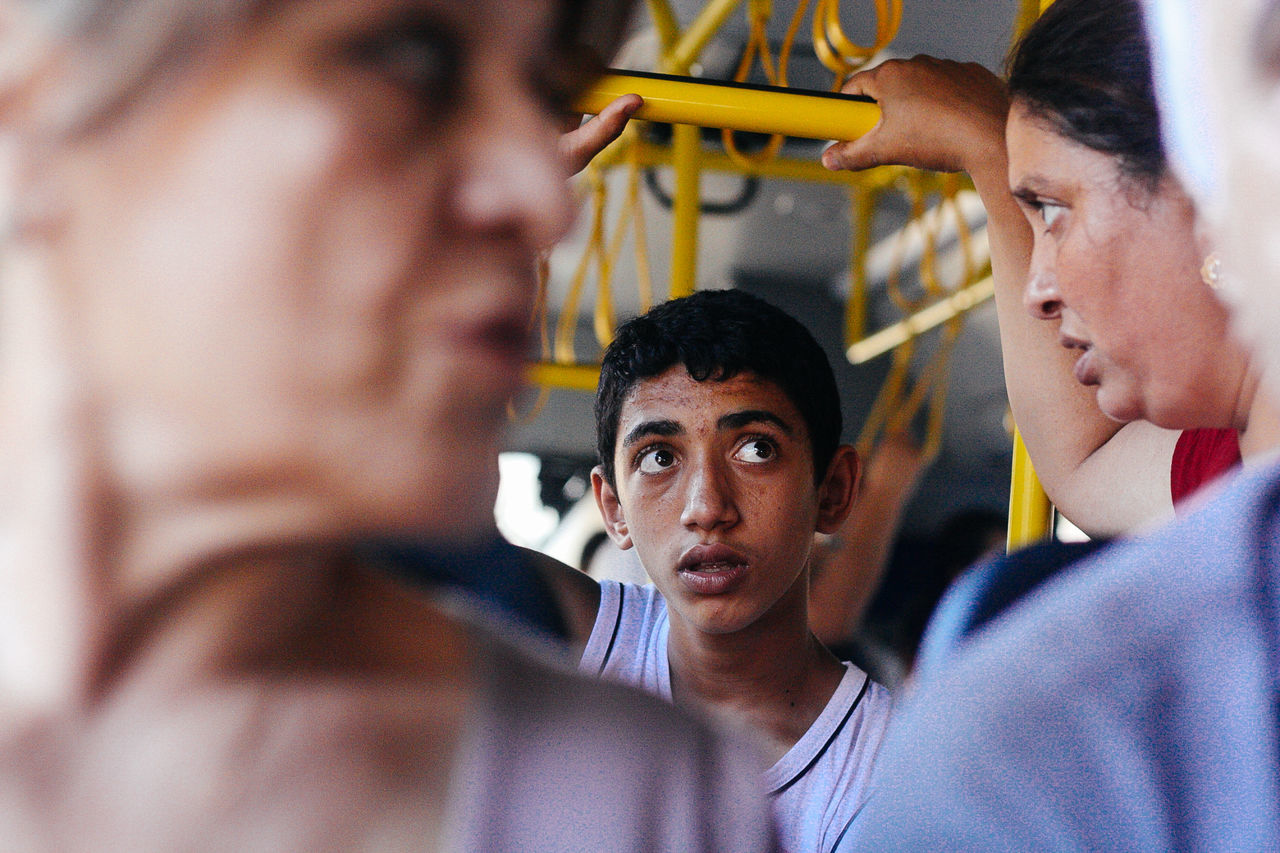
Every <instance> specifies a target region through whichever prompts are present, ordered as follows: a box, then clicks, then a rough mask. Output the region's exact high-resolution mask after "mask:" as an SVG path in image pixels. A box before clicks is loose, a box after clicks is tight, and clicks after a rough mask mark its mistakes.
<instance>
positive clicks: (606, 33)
mask: <svg viewBox="0 0 1280 853" xmlns="http://www.w3.org/2000/svg"><path fill="white" fill-rule="evenodd" d="M6 2H10V3H17V4H18V6H19V7H20V8H22V9H24V10H26V11H27V12H29V13H30V15H29V16H28V20H30V21H31V22H33V24H34V26H35V27H36V28H38V29H39V30H40V31H41V32H43V33H45V34H48V35H50V36H52V38H54V39H55V40H63V41H69V42H70V43H71V47H70V50H69V55H71V56H73V57H74V58H75V63H74V66H75V68H76V70H77V72H78V73H75V74H73V75H72V76H70V77H68V78H67V82H68V83H70V84H71V86H70V87H69V91H70V92H71V93H72V96H69V97H68V99H67V100H68V103H67V104H66V106H64V107H63V109H64V111H65V112H66V113H67V114H68V115H67V117H66V118H65V119H63V120H62V121H61V123H62V124H64V125H66V126H68V127H70V128H72V129H74V128H77V127H82V126H84V125H91V124H93V123H94V121H95V120H96V119H98V118H101V117H103V116H105V115H109V114H111V113H113V112H114V111H115V110H116V109H117V108H119V107H120V106H122V105H124V104H126V103H128V102H129V101H130V99H131V98H132V96H134V95H135V94H137V93H138V92H140V91H143V90H145V89H146V88H147V87H148V86H149V85H150V84H152V83H153V82H154V81H156V80H157V79H159V78H161V77H162V76H163V75H164V74H165V73H166V71H168V70H169V69H172V68H173V67H174V66H176V65H181V64H182V63H184V62H186V61H188V60H189V59H190V58H191V57H193V56H195V55H197V54H198V53H199V51H200V49H201V48H202V47H203V46H205V45H207V44H209V43H212V42H216V41H218V40H220V39H225V38H228V37H236V36H243V35H250V34H252V33H253V32H254V31H255V30H256V29H257V28H259V27H264V26H267V25H270V24H272V23H277V22H278V21H279V20H281V19H282V17H285V16H287V17H288V18H289V20H292V21H295V22H296V21H329V20H331V19H333V18H335V17H340V18H342V19H344V20H351V21H358V20H361V19H364V18H369V19H380V18H384V17H396V16H407V15H409V14H410V13H415V12H422V13H426V14H444V15H446V16H447V17H449V18H451V19H452V18H456V19H459V20H461V21H464V22H466V21H472V20H474V21H475V28H476V29H477V31H479V32H480V33H482V34H483V33H486V32H488V31H489V30H490V29H492V28H494V24H495V22H497V23H501V24H507V23H511V24H512V25H513V26H512V27H511V28H510V29H515V30H523V29H527V30H530V31H531V32H532V31H536V32H537V35H538V38H539V39H540V40H541V41H542V42H544V44H543V45H541V46H539V48H538V50H539V51H540V52H545V51H547V50H548V49H550V50H551V51H552V53H553V54H560V53H563V54H564V57H563V59H564V60H566V61H570V60H571V61H573V62H575V63H581V62H585V63H586V64H587V65H588V66H590V67H597V66H601V65H603V63H604V60H605V58H607V57H608V56H609V55H610V54H611V52H612V51H613V49H614V48H615V47H616V45H617V43H618V41H619V40H620V39H621V37H622V35H623V33H624V31H625V29H626V25H627V20H628V18H629V15H628V11H629V10H630V8H631V6H632V2H631V0H593V1H592V2H588V0H519V2H510V0H6ZM0 32H2V31H0ZM3 60H4V57H0V63H3ZM3 70H4V69H3V68H2V67H0V73H2V72H3ZM0 82H2V81H0Z"/></svg>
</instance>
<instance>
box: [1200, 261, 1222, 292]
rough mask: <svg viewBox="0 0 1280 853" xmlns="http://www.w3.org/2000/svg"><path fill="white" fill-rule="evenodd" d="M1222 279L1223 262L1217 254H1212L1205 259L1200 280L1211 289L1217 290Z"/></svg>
mask: <svg viewBox="0 0 1280 853" xmlns="http://www.w3.org/2000/svg"><path fill="white" fill-rule="evenodd" d="M1221 277H1222V260H1221V259H1220V258H1219V257H1218V253H1217V252H1210V253H1209V256H1208V257H1207V258H1205V259H1204V265H1203V266H1201V267H1200V280H1201V281H1203V282H1204V283H1205V284H1207V285H1209V287H1210V289H1212V290H1217V289H1218V284H1219V283H1220V279H1221Z"/></svg>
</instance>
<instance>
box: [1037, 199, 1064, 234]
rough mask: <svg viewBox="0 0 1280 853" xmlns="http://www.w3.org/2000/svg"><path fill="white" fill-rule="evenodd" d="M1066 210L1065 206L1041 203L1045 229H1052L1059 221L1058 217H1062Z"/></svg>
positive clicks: (1041, 214)
mask: <svg viewBox="0 0 1280 853" xmlns="http://www.w3.org/2000/svg"><path fill="white" fill-rule="evenodd" d="M1064 210H1065V208H1063V206H1062V205H1060V204H1053V203H1051V202H1041V203H1040V217H1041V218H1042V219H1044V224H1045V227H1046V228H1052V227H1053V223H1055V222H1057V221H1058V217H1060V216H1062V214H1063V212H1064Z"/></svg>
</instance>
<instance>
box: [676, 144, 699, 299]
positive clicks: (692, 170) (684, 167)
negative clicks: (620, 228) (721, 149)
mask: <svg viewBox="0 0 1280 853" xmlns="http://www.w3.org/2000/svg"><path fill="white" fill-rule="evenodd" d="M673 134H674V135H673V137H672V140H671V146H672V149H673V159H672V163H673V165H674V166H675V172H676V188H675V192H674V193H672V201H671V293H670V298H672V299H676V298H678V297H681V296H688V295H689V294H691V293H693V291H694V290H696V289H697V285H698V219H699V216H700V214H701V207H702V186H701V185H702V166H701V164H700V163H699V162H698V158H699V156H700V155H701V154H702V129H701V128H698V127H695V126H693V125H691V124H677V125H674V126H673Z"/></svg>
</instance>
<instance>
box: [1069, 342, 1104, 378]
mask: <svg viewBox="0 0 1280 853" xmlns="http://www.w3.org/2000/svg"><path fill="white" fill-rule="evenodd" d="M1071 372H1072V374H1073V375H1074V376H1075V378H1076V381H1077V382H1079V383H1080V384H1081V385H1097V384H1098V366H1097V365H1096V364H1094V349H1093V347H1086V348H1085V350H1084V352H1082V353H1080V357H1079V358H1077V359H1076V363H1075V365H1074V366H1073V367H1072V368H1071Z"/></svg>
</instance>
